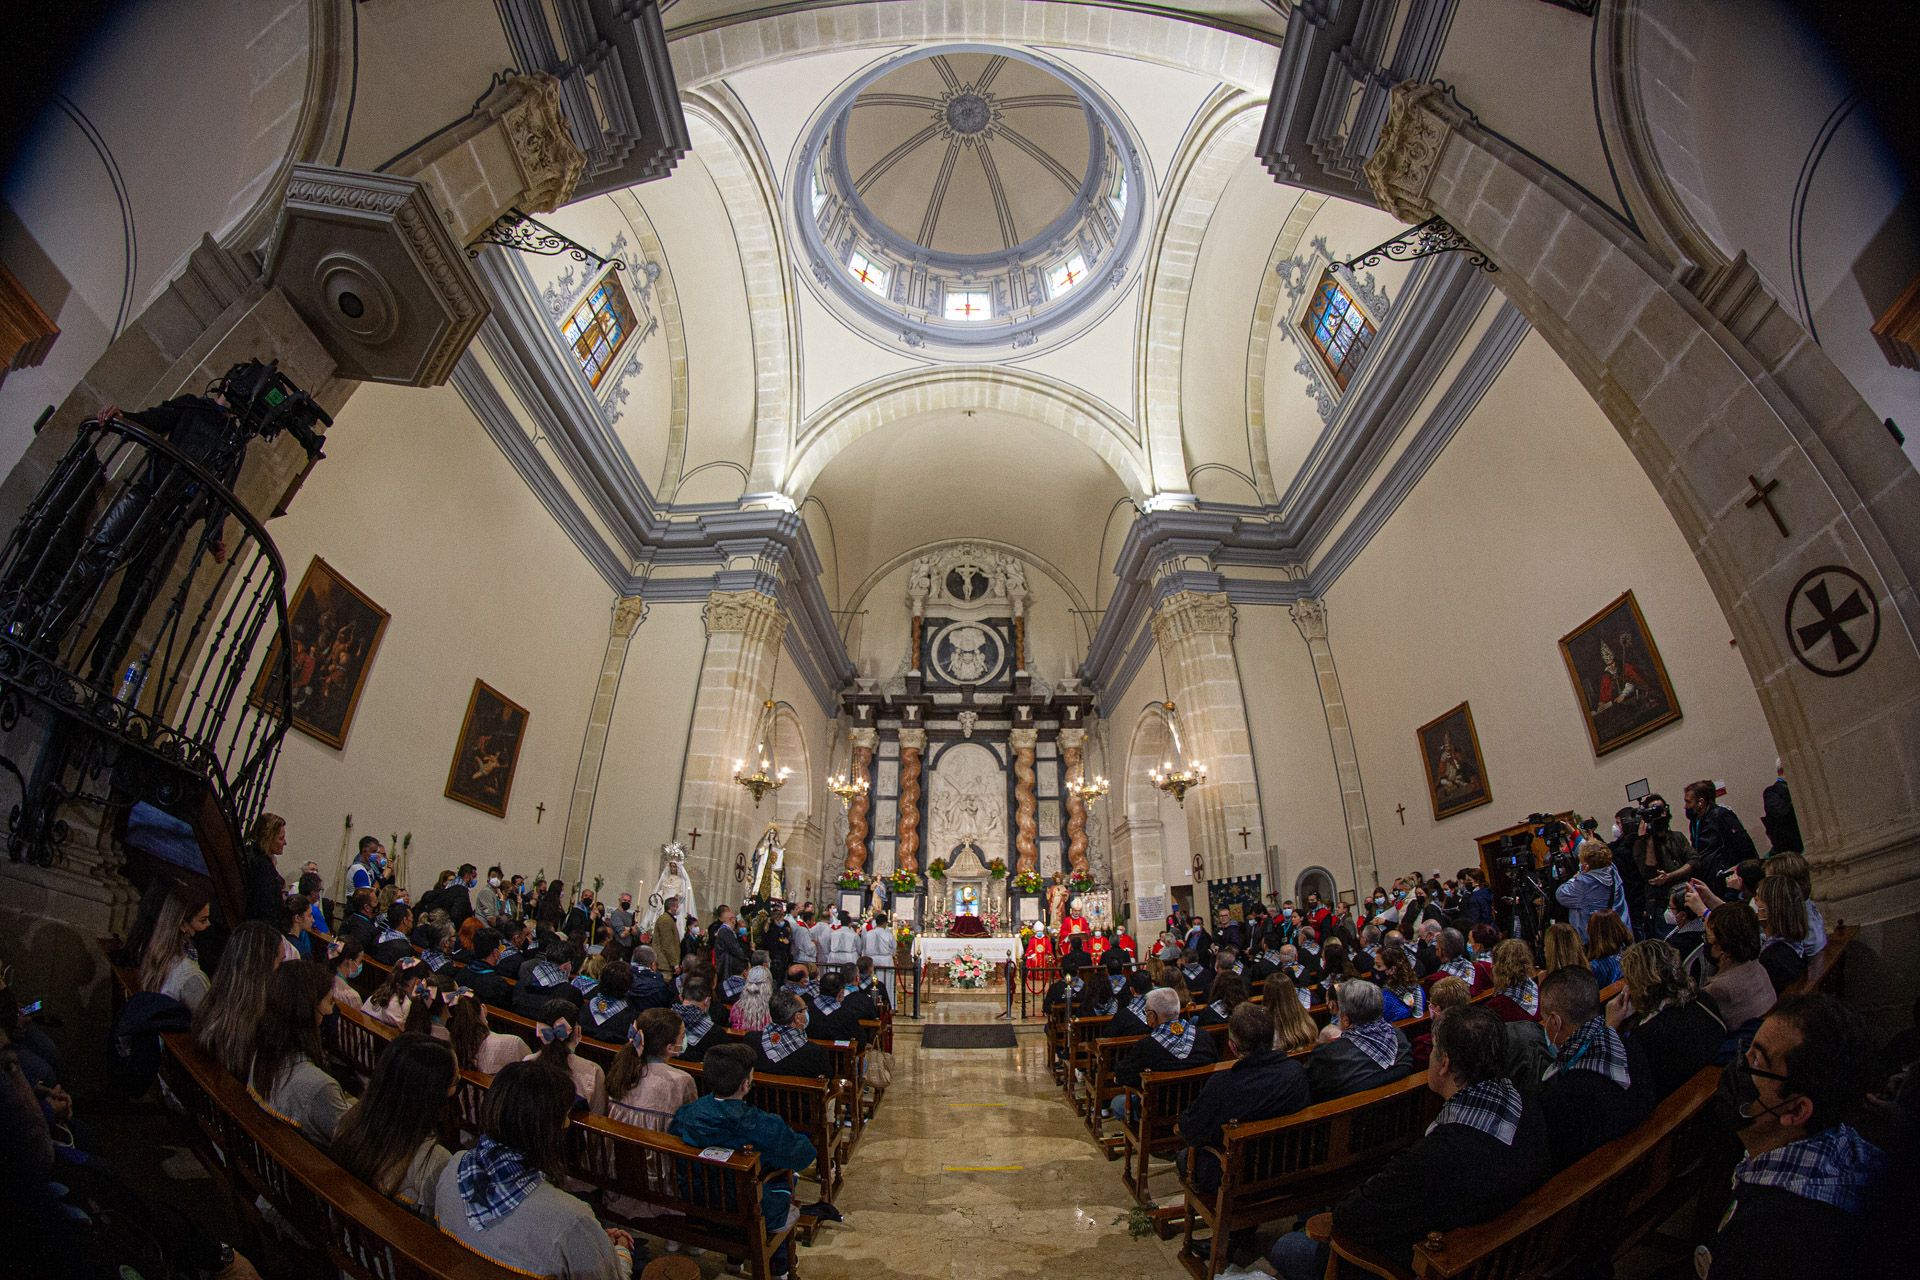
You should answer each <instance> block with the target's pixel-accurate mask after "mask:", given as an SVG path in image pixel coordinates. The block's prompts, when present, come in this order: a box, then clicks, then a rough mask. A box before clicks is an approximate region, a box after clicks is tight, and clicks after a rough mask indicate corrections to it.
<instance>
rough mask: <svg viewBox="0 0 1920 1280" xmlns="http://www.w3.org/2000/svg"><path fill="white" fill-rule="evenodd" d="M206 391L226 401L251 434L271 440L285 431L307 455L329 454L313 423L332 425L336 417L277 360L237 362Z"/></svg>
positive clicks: (313, 457)
mask: <svg viewBox="0 0 1920 1280" xmlns="http://www.w3.org/2000/svg"><path fill="white" fill-rule="evenodd" d="M207 394H208V395H209V396H215V395H217V396H219V397H220V398H221V399H222V400H223V401H225V402H226V406H227V408H228V409H229V410H231V411H232V413H233V415H234V417H235V418H236V419H238V420H239V422H240V425H241V426H242V427H243V428H244V429H245V430H246V432H247V434H248V435H255V436H259V437H260V438H261V439H262V440H271V439H273V438H274V437H275V436H277V435H279V434H280V433H281V432H282V431H285V432H286V433H287V434H288V435H290V436H292V437H293V438H294V439H295V440H297V441H299V442H300V447H301V448H303V449H305V450H306V451H307V457H309V458H311V459H314V460H316V461H317V460H318V459H320V458H323V457H325V456H326V455H325V454H323V453H321V451H320V446H321V444H322V443H323V442H322V440H321V438H320V436H319V435H318V434H317V433H316V432H315V431H314V429H313V426H314V424H315V423H316V422H324V423H325V424H326V425H328V426H329V427H331V426H332V425H333V419H332V418H331V417H329V416H327V412H326V410H324V409H322V408H321V407H320V406H319V405H317V404H315V403H314V400H313V397H312V396H311V395H309V394H308V393H307V392H305V391H302V390H301V389H300V388H299V387H296V386H294V385H293V381H292V380H291V379H290V378H288V377H287V375H286V374H284V373H282V372H280V362H279V361H278V360H273V361H268V362H267V363H264V364H263V363H261V362H260V361H258V360H248V361H245V362H244V363H241V364H236V365H235V366H233V368H231V369H229V370H227V372H226V374H225V375H224V376H222V377H221V378H220V379H219V380H217V381H216V382H214V383H213V384H212V385H210V386H209V387H208V388H207Z"/></svg>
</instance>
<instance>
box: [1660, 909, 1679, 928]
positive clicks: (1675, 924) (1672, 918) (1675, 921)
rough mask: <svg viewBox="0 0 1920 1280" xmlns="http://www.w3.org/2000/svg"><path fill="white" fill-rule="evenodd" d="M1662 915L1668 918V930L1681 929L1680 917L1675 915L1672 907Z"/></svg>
mask: <svg viewBox="0 0 1920 1280" xmlns="http://www.w3.org/2000/svg"><path fill="white" fill-rule="evenodd" d="M1662 914H1663V915H1664V916H1665V917H1666V921H1667V928H1669V929H1678V928H1679V927H1680V917H1679V916H1677V915H1675V914H1674V913H1673V908H1672V907H1668V908H1667V909H1666V911H1665V912H1664V913H1662Z"/></svg>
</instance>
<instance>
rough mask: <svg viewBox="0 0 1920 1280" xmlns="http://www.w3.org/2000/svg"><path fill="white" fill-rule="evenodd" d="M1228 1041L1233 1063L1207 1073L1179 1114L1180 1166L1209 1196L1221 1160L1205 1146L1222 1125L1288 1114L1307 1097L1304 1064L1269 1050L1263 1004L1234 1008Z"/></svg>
mask: <svg viewBox="0 0 1920 1280" xmlns="http://www.w3.org/2000/svg"><path fill="white" fill-rule="evenodd" d="M1227 1042H1228V1043H1229V1044H1230V1045H1231V1046H1232V1047H1233V1052H1234V1054H1235V1058H1234V1063H1233V1066H1232V1067H1230V1068H1229V1069H1227V1070H1225V1071H1216V1072H1214V1073H1213V1075H1212V1076H1210V1077H1208V1079H1207V1083H1206V1084H1205V1085H1204V1086H1203V1087H1202V1088H1201V1090H1200V1095H1199V1096H1198V1097H1196V1098H1195V1099H1194V1100H1193V1101H1192V1102H1191V1103H1190V1104H1188V1106H1187V1109H1186V1110H1185V1111H1183V1112H1181V1113H1180V1137H1181V1139H1182V1140H1183V1141H1185V1142H1186V1144H1187V1146H1186V1150H1184V1151H1182V1152H1181V1153H1180V1167H1181V1169H1182V1170H1185V1171H1189V1173H1190V1176H1191V1178H1192V1180H1193V1184H1194V1187H1195V1189H1196V1190H1198V1191H1199V1192H1200V1193H1201V1194H1202V1195H1209V1196H1210V1195H1212V1194H1213V1193H1214V1192H1215V1191H1218V1190H1219V1189H1220V1162H1219V1161H1218V1160H1217V1159H1215V1158H1214V1157H1212V1156H1210V1155H1207V1154H1206V1153H1205V1148H1207V1147H1217V1146H1219V1145H1220V1132H1221V1130H1222V1129H1224V1128H1226V1126H1228V1125H1230V1124H1244V1123H1247V1122H1249V1121H1253V1120H1270V1119H1272V1118H1273V1117H1275V1116H1286V1115H1292V1114H1293V1113H1294V1112H1296V1111H1298V1110H1300V1109H1301V1108H1302V1107H1305V1106H1308V1105H1310V1104H1311V1102H1312V1097H1311V1095H1310V1094H1309V1093H1308V1092H1307V1073H1306V1069H1305V1068H1304V1067H1302V1066H1301V1065H1300V1064H1299V1063H1297V1062H1295V1061H1294V1060H1293V1059H1292V1058H1290V1057H1288V1056H1287V1055H1286V1054H1284V1053H1275V1052H1274V1049H1273V1015H1272V1014H1270V1013H1268V1012H1267V1011H1266V1010H1265V1009H1262V1008H1261V1007H1260V1006H1259V1005H1257V1004H1253V1003H1247V1004H1242V1005H1241V1006H1240V1007H1239V1008H1237V1009H1235V1010H1234V1011H1233V1015H1232V1017H1230V1018H1228V1019H1227Z"/></svg>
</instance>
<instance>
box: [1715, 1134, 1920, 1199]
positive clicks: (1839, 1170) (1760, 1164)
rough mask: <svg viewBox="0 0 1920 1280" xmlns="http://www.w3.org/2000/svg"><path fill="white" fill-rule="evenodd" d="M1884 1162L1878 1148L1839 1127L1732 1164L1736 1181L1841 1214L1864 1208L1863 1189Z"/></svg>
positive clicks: (1884, 1156) (1865, 1189)
mask: <svg viewBox="0 0 1920 1280" xmlns="http://www.w3.org/2000/svg"><path fill="white" fill-rule="evenodd" d="M1885 1166H1886V1155H1885V1154H1884V1153H1883V1152H1882V1151H1881V1150H1880V1148H1878V1147H1876V1146H1874V1145H1873V1144H1872V1143H1871V1142H1868V1141H1867V1140H1866V1139H1865V1138H1862V1137H1861V1136H1860V1135H1859V1134H1858V1133H1856V1132H1854V1129H1853V1126H1851V1125H1844V1124H1843V1125H1839V1126H1837V1127H1835V1128H1832V1129H1828V1130H1826V1131H1825V1132H1822V1133H1816V1134H1814V1135H1813V1136H1812V1137H1811V1138H1802V1139H1801V1140H1800V1141H1798V1142H1789V1143H1788V1144H1787V1145H1786V1146H1784V1147H1775V1148H1774V1149H1773V1150H1771V1151H1768V1152H1764V1153H1762V1154H1760V1155H1757V1156H1749V1157H1748V1158H1746V1159H1745V1160H1742V1161H1741V1162H1740V1163H1739V1164H1737V1165H1735V1166H1734V1168H1733V1180H1734V1182H1735V1184H1739V1183H1742V1182H1745V1183H1748V1184H1749V1185H1751V1186H1756V1187H1778V1188H1780V1189H1781V1190H1782V1191H1785V1192H1788V1193H1789V1194H1792V1195H1796V1196H1799V1197H1800V1198H1801V1199H1802V1200H1818V1201H1819V1202H1820V1203H1822V1204H1830V1205H1832V1206H1833V1207H1834V1208H1836V1209H1840V1210H1842V1211H1844V1212H1846V1213H1859V1212H1860V1211H1861V1210H1862V1209H1864V1208H1865V1207H1866V1198H1867V1191H1868V1189H1869V1188H1870V1187H1872V1186H1873V1184H1874V1182H1875V1180H1876V1179H1877V1178H1878V1177H1879V1176H1880V1174H1881V1173H1882V1172H1883V1170H1884V1169H1885Z"/></svg>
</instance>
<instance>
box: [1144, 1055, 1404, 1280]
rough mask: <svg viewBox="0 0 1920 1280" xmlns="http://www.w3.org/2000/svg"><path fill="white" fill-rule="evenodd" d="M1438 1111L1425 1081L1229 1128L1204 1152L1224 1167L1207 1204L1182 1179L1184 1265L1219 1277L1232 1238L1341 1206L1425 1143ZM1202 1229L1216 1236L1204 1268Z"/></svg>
mask: <svg viewBox="0 0 1920 1280" xmlns="http://www.w3.org/2000/svg"><path fill="white" fill-rule="evenodd" d="M1439 1110H1440V1096H1439V1095H1438V1094H1436V1093H1434V1092H1433V1091H1432V1090H1431V1089H1429V1088H1427V1080H1426V1076H1425V1075H1424V1074H1422V1075H1413V1076H1408V1077H1407V1078H1406V1079H1404V1080H1396V1081H1395V1082H1394V1083H1392V1084H1389V1085H1382V1086H1381V1087H1379V1088H1378V1089H1366V1090H1363V1091H1362V1092H1360V1093H1355V1094H1349V1095H1348V1096H1347V1097H1344V1098H1335V1099H1334V1100H1333V1101H1331V1102H1323V1103H1320V1104H1318V1105H1317V1106H1311V1107H1307V1108H1305V1109H1304V1110H1301V1111H1296V1112H1294V1113H1293V1114H1292V1115H1288V1116H1279V1117H1276V1118H1274V1119H1272V1120H1257V1121H1254V1122H1253V1123H1251V1124H1235V1125H1228V1126H1227V1128H1226V1130H1225V1131H1224V1132H1223V1133H1222V1135H1221V1145H1220V1146H1219V1147H1217V1148H1213V1147H1209V1148H1207V1150H1208V1151H1209V1152H1211V1154H1212V1155H1213V1156H1214V1157H1215V1158H1216V1159H1218V1160H1219V1161H1220V1186H1219V1189H1218V1190H1217V1191H1216V1192H1215V1193H1214V1194H1213V1195H1212V1196H1203V1195H1202V1194H1200V1192H1198V1191H1197V1190H1196V1189H1195V1188H1194V1185H1193V1180H1192V1176H1191V1171H1190V1170H1189V1171H1187V1172H1183V1173H1182V1174H1181V1178H1180V1184H1181V1190H1182V1191H1183V1193H1184V1199H1185V1214H1186V1229H1185V1234H1184V1241H1183V1244H1182V1247H1181V1261H1182V1262H1184V1263H1185V1264H1186V1266H1187V1269H1188V1270H1189V1271H1190V1272H1192V1273H1193V1274H1194V1275H1195V1276H1199V1277H1207V1276H1213V1275H1217V1274H1218V1273H1219V1272H1220V1270H1221V1269H1222V1268H1223V1267H1225V1266H1226V1264H1227V1241H1228V1237H1229V1236H1230V1235H1231V1234H1232V1233H1233V1232H1234V1231H1237V1230H1240V1229H1242V1228H1247V1227H1257V1226H1259V1225H1261V1224H1262V1223H1266V1222H1271V1221H1273V1220H1274V1219H1276V1218H1281V1217H1287V1216H1290V1215H1293V1214H1298V1213H1301V1212H1303V1211H1305V1210H1307V1209H1313V1208H1317V1207H1319V1206H1321V1205H1324V1204H1327V1203H1329V1202H1331V1201H1332V1200H1335V1199H1338V1198H1339V1197H1340V1196H1341V1195H1344V1194H1345V1193H1346V1192H1347V1191H1348V1190H1349V1189H1350V1188H1352V1187H1354V1186H1357V1185H1359V1183H1360V1182H1361V1181H1363V1180H1364V1179H1365V1178H1366V1177H1367V1176H1368V1175H1370V1174H1372V1173H1373V1172H1375V1171H1376V1170H1377V1169H1378V1167H1379V1165H1380V1164H1381V1162H1382V1161H1383V1160H1385V1159H1386V1157H1388V1156H1390V1155H1392V1154H1393V1153H1394V1152H1396V1151H1398V1150H1400V1149H1401V1148H1402V1147H1404V1146H1407V1145H1408V1144H1409V1143H1411V1142H1413V1141H1414V1140H1415V1139H1417V1138H1418V1137H1420V1135H1421V1134H1422V1133H1424V1132H1425V1131H1426V1127H1427V1125H1428V1124H1429V1123H1431V1122H1432V1120H1433V1117H1434V1115H1435V1113H1437V1112H1438V1111H1439ZM1200 1222H1205V1223H1206V1225H1207V1226H1208V1227H1209V1228H1210V1229H1211V1234H1212V1247H1211V1249H1210V1250H1209V1256H1208V1257H1207V1259H1205V1260H1202V1259H1200V1258H1199V1257H1197V1256H1195V1253H1194V1250H1195V1248H1196V1245H1195V1242H1194V1228H1195V1226H1196V1224H1197V1223H1200Z"/></svg>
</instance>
